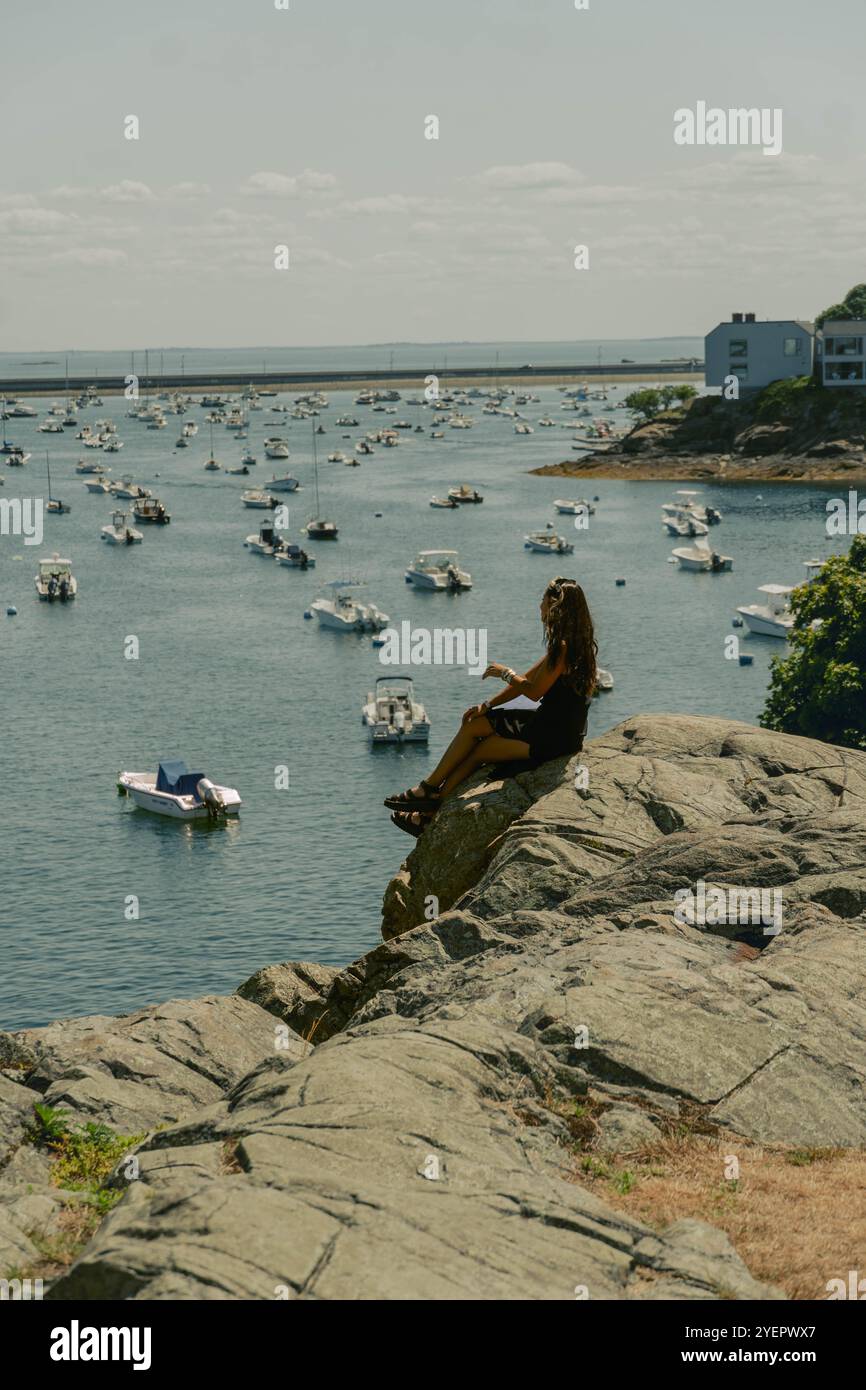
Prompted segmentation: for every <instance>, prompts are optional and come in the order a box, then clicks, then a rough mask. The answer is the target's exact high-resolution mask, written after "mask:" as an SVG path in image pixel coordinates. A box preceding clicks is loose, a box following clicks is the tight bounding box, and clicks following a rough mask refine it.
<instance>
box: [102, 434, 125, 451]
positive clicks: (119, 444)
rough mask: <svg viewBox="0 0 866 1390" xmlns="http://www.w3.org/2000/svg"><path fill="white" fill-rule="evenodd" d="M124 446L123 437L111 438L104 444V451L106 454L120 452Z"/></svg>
mask: <svg viewBox="0 0 866 1390" xmlns="http://www.w3.org/2000/svg"><path fill="white" fill-rule="evenodd" d="M122 448H123V440H122V439H114V438H110V439H108V440H106V442H105V444H104V445H103V452H104V453H106V454H119V453H120V451H121V449H122Z"/></svg>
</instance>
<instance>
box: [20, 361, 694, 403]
mask: <svg viewBox="0 0 866 1390" xmlns="http://www.w3.org/2000/svg"><path fill="white" fill-rule="evenodd" d="M434 375H435V376H436V377H437V378H438V380H439V382H440V384H441V385H443V386H447V387H448V388H449V389H456V388H459V387H461V386H463V387H466V386H484V387H488V388H490V387H495V386H503V385H508V386H532V385H535V386H568V385H571V386H573V385H575V383H576V382H578V383H579V382H580V380H581V379H582V378H586V380H587V382H590V381H591V382H592V384H593V385H599V386H602V385H608V386H610V385H615V384H617V383H620V384H630V383H636V382H647V381H649V382H652V381H658V380H659V379H660V378H664V379H665V380H666V381H671V380H676V381H690V382H693V383H697V382H700V383H701V384H703V363H700V364H699V365H698V368H697V369H696V370H694V371H693V370H690V369H689V367H688V366H684V365H683V364H681V363H678V362H647V363H640V362H629V363H622V364H619V365H605V366H598V365H597V364H593V365H588V366H580V367H570V366H554V367H537V368H536V367H500V368H498V369H497V368H496V367H461V368H454V369H453V370H452V369H449V370H447V371H445V370H440V371H438V372H434V370H433V368H430V370H429V371H427V372H425V371H421V370H419V371H417V372H414V373H413V374H411V375H407V374H406V373H405V372H398V371H393V372H392V371H388V370H387V369H386V370H382V371H368V372H364V371H345V372H334V371H323V372H241V371H232V372H224V373H221V372H209V373H188V374H184V375H180V374H178V373H166V374H165V375H162V376H153V375H148V376H147V377H146V378H145V377H144V376H143V375H142V374H138V382H139V391H140V393H141V394H144V393H145V390H146V391H147V393H148V394H150V395H154V394H158V393H159V392H161V391H182V392H184V393H186V394H189V395H202V394H204V393H205V392H209V391H229V390H238V389H242V388H244V387H248V386H250V385H252V386H254V387H263V386H264V387H268V388H270V389H271V390H278V391H299V390H300V391H304V390H306V391H341V390H354V391H371V390H375V389H376V388H377V387H381V386H388V387H391V388H393V389H399V390H418V391H422V390H423V389H424V384H425V380H426V378H427V377H428V376H434ZM88 387H94V388H95V389H96V391H97V392H98V394H99V395H103V396H122V395H123V394H124V392H125V390H126V380H125V377H122V376H113V377H106V378H104V379H103V380H100V379H99V378H98V377H96V378H94V377H91V376H88V377H81V376H76V377H70V378H69V380H68V382H67V379H66V377H64V376H60V377H30V378H28V377H14V378H11V377H8V378H6V379H5V380H2V381H0V400H2V399H3V397H4V396H10V397H11V396H25V395H29V396H45V395H54V396H65V395H67V394H75V395H78V394H79V392H81V391H86V390H87V389H88Z"/></svg>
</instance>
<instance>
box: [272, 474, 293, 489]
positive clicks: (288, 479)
mask: <svg viewBox="0 0 866 1390" xmlns="http://www.w3.org/2000/svg"><path fill="white" fill-rule="evenodd" d="M267 486H268V487H269V488H270V490H271V492H297V490H298V488H299V486H300V484H299V482H298V480H297V478H293V477H292V475H291V473H282V474H280V476H279V477H277V475H276V473H274V474H273V476H272V478H271V481H270V482H269V483H268V484H267Z"/></svg>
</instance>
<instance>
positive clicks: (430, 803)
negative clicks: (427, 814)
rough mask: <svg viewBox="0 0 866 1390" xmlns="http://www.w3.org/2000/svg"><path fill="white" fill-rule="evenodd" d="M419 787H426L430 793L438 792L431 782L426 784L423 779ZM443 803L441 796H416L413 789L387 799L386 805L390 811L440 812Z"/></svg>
mask: <svg viewBox="0 0 866 1390" xmlns="http://www.w3.org/2000/svg"><path fill="white" fill-rule="evenodd" d="M418 785H419V786H421V787H426V788H427V791H428V792H435V790H436V788H435V787H431V785H430V783H429V782H425V781H424V778H423V777H422V778H421V781H420V782H419V784H418ZM441 801H442V798H441V796H415V795H413V793H412V791H411V789H410V790H409V791H407V792H400V793H399V795H398V796H386V797H385V805H386V806H387V807H388V809H389V811H438V810H439V805H440V802H441Z"/></svg>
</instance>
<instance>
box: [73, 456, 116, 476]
mask: <svg viewBox="0 0 866 1390" xmlns="http://www.w3.org/2000/svg"><path fill="white" fill-rule="evenodd" d="M75 471H76V473H100V474H102V473H110V472H111V469H110V468H106V466H105V464H104V463H90V462H88V460H87V459H79V460H78V462H77V463H76V465H75Z"/></svg>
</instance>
